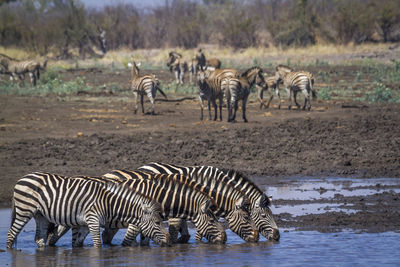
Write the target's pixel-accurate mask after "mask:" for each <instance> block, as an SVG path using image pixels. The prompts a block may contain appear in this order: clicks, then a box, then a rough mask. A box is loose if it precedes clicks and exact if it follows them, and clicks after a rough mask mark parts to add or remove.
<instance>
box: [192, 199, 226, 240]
mask: <svg viewBox="0 0 400 267" xmlns="http://www.w3.org/2000/svg"><path fill="white" fill-rule="evenodd" d="M213 207H214V208H215V204H214V203H213V201H212V200H211V199H208V200H207V202H205V203H202V204H201V206H200V209H199V211H198V212H197V214H196V215H195V217H194V218H193V220H192V222H193V223H194V224H195V225H196V240H198V241H200V240H201V238H202V237H205V238H206V239H207V240H208V241H209V242H211V243H218V244H224V243H225V242H226V233H225V229H224V227H223V226H222V225H221V224H220V223H219V222H218V218H217V217H216V216H215V215H214V213H213V212H212V210H211V209H212V208H213Z"/></svg>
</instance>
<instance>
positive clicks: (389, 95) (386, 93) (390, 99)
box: [364, 83, 400, 103]
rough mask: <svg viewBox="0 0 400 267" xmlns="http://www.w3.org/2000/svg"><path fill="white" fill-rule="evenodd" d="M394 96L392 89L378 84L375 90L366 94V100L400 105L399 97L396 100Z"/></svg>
mask: <svg viewBox="0 0 400 267" xmlns="http://www.w3.org/2000/svg"><path fill="white" fill-rule="evenodd" d="M394 96H395V95H394V93H393V92H392V90H390V88H388V87H386V86H385V85H384V84H383V83H376V84H375V90H373V91H372V92H370V93H366V94H365V98H364V100H365V101H367V102H372V103H376V102H380V103H394V102H397V103H400V101H399V100H400V98H399V97H397V99H396V98H395V97H394Z"/></svg>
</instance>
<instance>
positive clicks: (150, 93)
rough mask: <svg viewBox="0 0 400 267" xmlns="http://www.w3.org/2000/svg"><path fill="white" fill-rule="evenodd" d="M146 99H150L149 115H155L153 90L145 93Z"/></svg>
mask: <svg viewBox="0 0 400 267" xmlns="http://www.w3.org/2000/svg"><path fill="white" fill-rule="evenodd" d="M147 97H148V98H149V99H150V103H151V115H155V112H154V98H155V93H154V89H153V90H152V91H150V92H148V93H147Z"/></svg>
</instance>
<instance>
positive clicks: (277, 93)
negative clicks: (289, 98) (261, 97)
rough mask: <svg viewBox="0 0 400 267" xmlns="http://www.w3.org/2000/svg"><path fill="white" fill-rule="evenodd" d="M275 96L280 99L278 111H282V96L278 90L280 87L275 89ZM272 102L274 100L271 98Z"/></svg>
mask: <svg viewBox="0 0 400 267" xmlns="http://www.w3.org/2000/svg"><path fill="white" fill-rule="evenodd" d="M275 94H276V95H277V96H278V98H279V105H278V109H281V94H280V93H279V88H278V86H276V88H275ZM271 100H272V98H271Z"/></svg>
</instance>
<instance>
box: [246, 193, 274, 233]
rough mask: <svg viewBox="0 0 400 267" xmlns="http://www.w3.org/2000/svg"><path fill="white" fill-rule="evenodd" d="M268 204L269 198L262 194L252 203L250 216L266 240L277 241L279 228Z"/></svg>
mask: <svg viewBox="0 0 400 267" xmlns="http://www.w3.org/2000/svg"><path fill="white" fill-rule="evenodd" d="M270 204H271V199H269V198H268V197H267V196H266V195H265V194H263V195H262V196H260V197H259V199H258V200H257V201H255V202H254V203H252V208H251V212H250V216H251V219H252V221H253V223H254V224H255V226H256V227H257V228H258V230H259V231H260V234H262V235H263V236H264V237H265V238H268V240H274V241H278V240H279V238H280V234H279V229H278V226H277V225H276V223H275V220H274V217H273V215H272V212H271V209H270V208H269V205H270Z"/></svg>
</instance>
